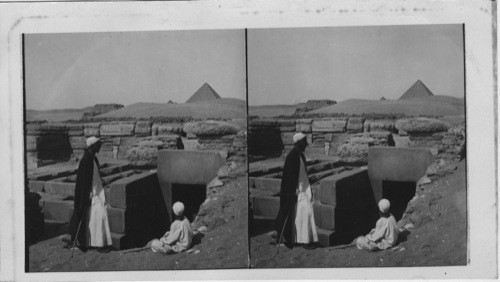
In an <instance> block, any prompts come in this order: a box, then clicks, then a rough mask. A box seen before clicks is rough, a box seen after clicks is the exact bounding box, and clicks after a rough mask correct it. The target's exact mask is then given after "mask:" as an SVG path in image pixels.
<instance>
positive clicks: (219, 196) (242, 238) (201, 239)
mask: <svg viewBox="0 0 500 282" xmlns="http://www.w3.org/2000/svg"><path fill="white" fill-rule="evenodd" d="M246 187H247V181H246V176H243V175H241V174H240V175H239V176H238V177H237V178H234V179H231V180H230V181H228V182H227V183H226V184H225V185H223V186H220V187H216V188H212V189H211V190H210V199H211V200H210V201H209V202H208V204H207V207H206V214H205V216H204V218H203V220H202V222H203V223H204V224H205V225H207V226H208V231H207V232H205V233H204V234H203V235H201V236H197V237H196V238H197V239H196V240H194V243H195V245H194V246H193V247H192V250H193V251H192V252H190V253H186V252H185V253H180V254H175V255H168V256H165V255H162V254H159V253H153V252H151V251H150V250H145V251H141V252H135V253H124V252H123V251H112V252H110V253H108V254H101V253H99V252H97V251H95V250H91V251H88V252H87V253H83V252H81V251H80V250H78V249H75V252H74V257H73V259H72V260H71V261H68V259H69V257H70V254H71V250H67V249H65V248H63V245H64V244H63V243H62V242H61V241H60V240H59V239H58V238H57V237H56V236H58V235H60V234H62V233H63V232H64V231H65V226H63V225H48V226H47V230H46V232H45V234H44V239H42V241H39V242H38V243H36V244H34V245H31V246H30V247H29V271H32V272H39V271H104V270H154V269H214V268H248V236H247V232H248V231H247V230H248V229H247V220H248V219H247V218H248V211H247V204H246V202H247V196H246V195H247V188H246Z"/></svg>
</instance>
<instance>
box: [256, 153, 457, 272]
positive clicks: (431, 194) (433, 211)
mask: <svg viewBox="0 0 500 282" xmlns="http://www.w3.org/2000/svg"><path fill="white" fill-rule="evenodd" d="M465 171H466V169H465V161H462V162H460V163H458V168H457V170H456V171H454V172H453V173H452V174H449V175H446V176H443V177H441V178H438V179H435V180H433V182H432V183H430V184H426V185H424V186H422V189H420V188H417V190H419V189H420V190H419V191H417V195H419V197H416V198H415V200H412V201H411V202H410V204H409V206H410V210H411V211H412V213H411V214H409V218H412V219H413V221H414V222H416V223H415V224H414V228H408V230H407V231H405V232H404V233H403V234H402V236H401V242H400V243H399V244H398V249H397V250H384V251H378V252H373V253H370V252H366V251H363V250H358V249H357V248H356V247H348V248H345V249H334V248H332V247H326V248H316V249H314V250H306V249H304V248H302V247H295V248H293V249H288V248H286V247H283V248H280V252H279V254H276V246H271V245H270V243H271V242H272V241H274V239H272V238H271V237H270V236H269V234H267V233H268V232H269V231H270V230H272V224H271V223H269V222H268V223H267V224H262V223H263V222H260V225H258V226H257V225H251V226H250V227H249V228H250V230H251V234H250V236H251V238H250V256H251V267H252V268H285V267H287V268H288V267H290V268H305V267H315V268H320V267H360V266H361V267H363V266H365V267H375V266H444V265H465V264H466V263H467V217H466V179H465V176H466V174H465V173H466V172H465ZM401 223H403V225H405V224H404V222H401Z"/></svg>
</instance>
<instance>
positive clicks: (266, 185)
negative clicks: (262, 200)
mask: <svg viewBox="0 0 500 282" xmlns="http://www.w3.org/2000/svg"><path fill="white" fill-rule="evenodd" d="M254 187H255V189H259V190H265V191H269V192H271V193H273V194H276V193H279V191H280V187H281V179H279V178H265V177H257V178H255V179H254Z"/></svg>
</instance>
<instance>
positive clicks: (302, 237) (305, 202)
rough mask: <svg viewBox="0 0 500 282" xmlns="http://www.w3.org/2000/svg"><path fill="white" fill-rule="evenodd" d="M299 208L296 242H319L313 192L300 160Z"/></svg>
mask: <svg viewBox="0 0 500 282" xmlns="http://www.w3.org/2000/svg"><path fill="white" fill-rule="evenodd" d="M297 190H298V195H297V208H296V213H295V242H296V243H299V244H308V243H312V242H317V241H318V234H317V231H316V223H315V222H314V211H313V206H312V203H311V198H312V191H311V185H310V184H309V178H308V177H307V171H306V167H305V164H304V162H303V161H302V159H301V160H300V169H299V183H298V187H297Z"/></svg>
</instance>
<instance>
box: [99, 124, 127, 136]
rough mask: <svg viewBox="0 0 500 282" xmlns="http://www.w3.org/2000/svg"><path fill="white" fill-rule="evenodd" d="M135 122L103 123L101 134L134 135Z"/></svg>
mask: <svg viewBox="0 0 500 282" xmlns="http://www.w3.org/2000/svg"><path fill="white" fill-rule="evenodd" d="M134 129H135V123H125V122H120V123H103V124H101V128H100V134H101V136H132V135H134Z"/></svg>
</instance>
